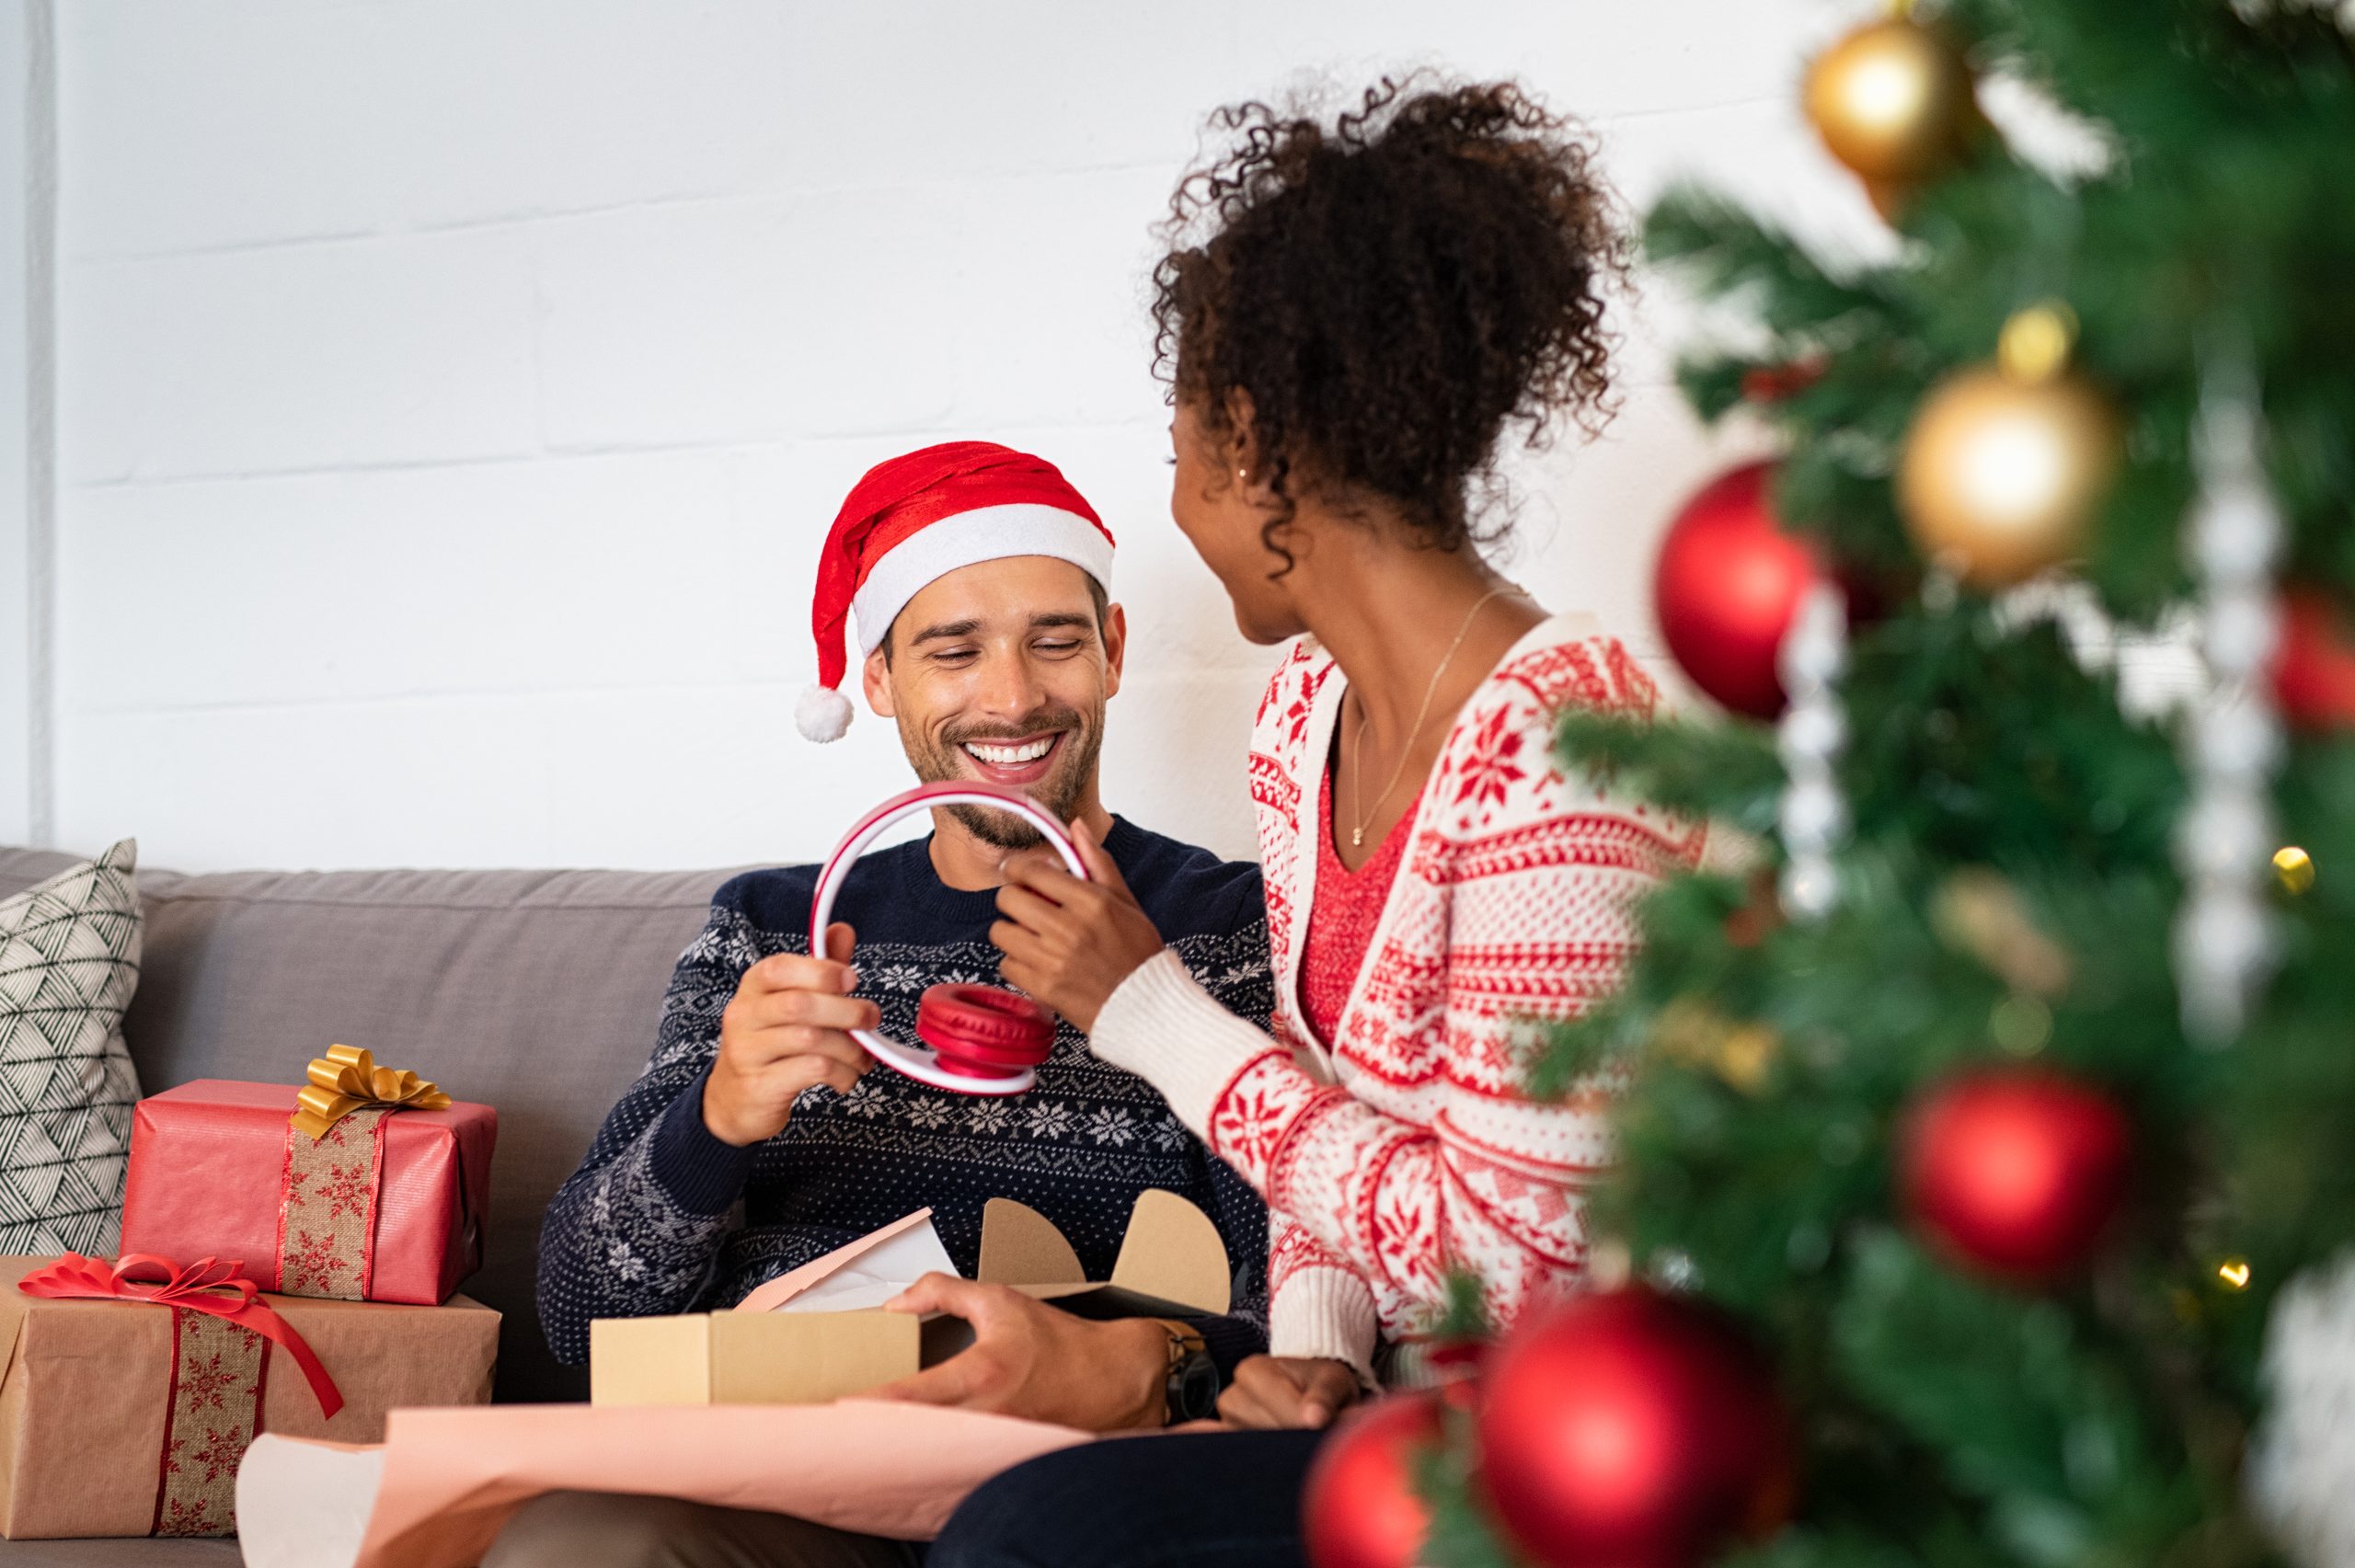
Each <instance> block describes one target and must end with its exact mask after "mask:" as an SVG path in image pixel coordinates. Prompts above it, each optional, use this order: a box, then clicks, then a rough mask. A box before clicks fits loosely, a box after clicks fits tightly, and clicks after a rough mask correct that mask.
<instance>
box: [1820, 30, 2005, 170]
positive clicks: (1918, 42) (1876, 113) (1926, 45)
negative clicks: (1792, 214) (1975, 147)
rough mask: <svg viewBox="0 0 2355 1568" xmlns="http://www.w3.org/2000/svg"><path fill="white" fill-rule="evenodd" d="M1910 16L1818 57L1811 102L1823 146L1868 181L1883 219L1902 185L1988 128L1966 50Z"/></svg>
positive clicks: (1942, 163)
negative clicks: (1964, 54) (1981, 127)
mask: <svg viewBox="0 0 2355 1568" xmlns="http://www.w3.org/2000/svg"><path fill="white" fill-rule="evenodd" d="M1909 11H1910V7H1906V6H1900V7H1898V8H1897V12H1898V14H1896V15H1894V16H1891V17H1886V18H1884V19H1883V20H1880V21H1878V22H1870V23H1867V25H1865V26H1864V27H1861V28H1858V29H1856V30H1855V31H1854V32H1852V33H1850V34H1849V35H1848V36H1847V37H1845V38H1844V39H1842V40H1840V41H1839V42H1838V43H1835V44H1833V45H1832V47H1831V48H1830V49H1827V50H1825V51H1824V52H1822V53H1821V54H1820V55H1818V56H1816V58H1815V63H1813V64H1812V65H1810V66H1809V67H1808V73H1807V86H1806V89H1805V93H1804V98H1803V101H1804V103H1805V105H1806V108H1807V117H1808V119H1809V120H1810V121H1812V122H1813V123H1814V126H1815V129H1816V133H1817V134H1818V135H1820V136H1821V137H1822V138H1823V144H1824V146H1826V147H1827V148H1829V149H1831V153H1832V156H1833V157H1835V158H1837V159H1839V160H1840V161H1841V162H1842V163H1843V164H1845V165H1846V166H1848V167H1849V168H1850V169H1852V170H1854V171H1855V173H1856V174H1858V175H1859V176H1861V177H1863V178H1864V179H1865V181H1866V182H1867V189H1869V190H1872V191H1873V195H1874V205H1875V206H1876V207H1880V208H1882V210H1883V215H1884V216H1886V215H1887V213H1888V212H1889V211H1890V208H1892V207H1893V206H1894V205H1895V199H1896V198H1898V197H1900V196H1901V188H1903V187H1906V186H1912V185H1917V184H1919V183H1921V182H1922V181H1923V180H1925V179H1928V178H1930V177H1933V176H1935V175H1937V174H1939V173H1942V172H1943V171H1944V170H1946V169H1947V167H1949V166H1951V165H1953V164H1954V163H1955V162H1957V161H1958V160H1959V159H1960V158H1961V156H1962V155H1963V153H1964V151H1965V150H1966V149H1967V148H1968V147H1969V145H1970V138H1971V136H1972V134H1973V133H1974V132H1976V130H1977V129H1978V127H1979V125H1980V123H1981V120H1980V115H1979V104H1978V98H1977V96H1976V94H1975V93H1974V92H1973V90H1972V83H1971V76H1970V65H1969V63H1967V62H1965V61H1964V59H1963V57H1962V52H1961V51H1960V50H1959V49H1957V48H1956V47H1955V46H1954V44H1953V43H1952V42H1951V41H1950V40H1947V38H1946V37H1945V36H1944V35H1942V34H1941V33H1940V32H1939V31H1938V30H1937V29H1935V28H1930V27H1925V26H1924V25H1923V24H1922V23H1920V22H1917V21H1915V20H1914V19H1913V17H1912V16H1911V15H1910V14H1908V12H1909ZM1890 187H1895V188H1899V189H1887V188H1890ZM1885 202H1886V205H1884V203H1885Z"/></svg>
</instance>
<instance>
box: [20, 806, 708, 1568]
mask: <svg viewBox="0 0 2355 1568" xmlns="http://www.w3.org/2000/svg"><path fill="white" fill-rule="evenodd" d="M74 861H75V857H74V856H71V855H63V854H52V853H43V852H39V851H31V850H16V849H0V898H6V897H7V896H8V895H10V894H13V893H17V892H19V891H21V890H22V889H24V888H26V887H30V886H31V885H32V884H33V883H35V882H38V881H40V880H41V879H43V878H45V877H48V876H53V875H55V874H56V873H57V872H59V871H62V870H63V869H64V868H65V867H66V866H68V865H71V864H74ZM728 876H729V873H728V872H725V871H697V872H668V873H638V872H617V871H338V872H301V873H280V872H231V873H222V874H216V875H209V876H175V875H173V874H171V873H169V872H166V871H159V870H149V869H148V868H146V867H145V866H144V865H143V866H142V867H141V868H140V871H139V887H140V893H141V897H142V900H143V902H144V905H145V909H146V931H145V951H144V956H143V959H142V962H141V967H140V977H139V990H138V993H137V996H136V997H135V998H134V999H133V1001H132V1007H131V1013H130V1015H129V1018H128V1019H127V1021H126V1023H125V1025H124V1032H125V1034H126V1035H127V1036H128V1037H129V1039H130V1044H131V1054H132V1058H133V1059H135V1060H136V1061H137V1063H138V1066H139V1082H140V1087H141V1089H142V1091H143V1092H144V1093H151V1094H152V1093H155V1092H156V1091H157V1090H160V1089H168V1088H170V1087H171V1086H172V1085H174V1084H176V1083H184V1082H188V1081H189V1080H190V1079H192V1078H236V1079H247V1080H253V1081H257V1082H276V1083H293V1082H300V1081H301V1073H302V1071H303V1068H304V1064H305V1063H306V1062H308V1061H309V1060H310V1059H311V1058H312V1057H314V1056H316V1055H317V1054H318V1053H319V1051H321V1050H322V1049H324V1048H325V1047H327V1046H328V1045H330V1044H334V1043H337V1042H341V1043H343V1044H346V1045H352V1046H365V1047H368V1048H369V1049H370V1050H372V1051H373V1052H374V1053H375V1054H376V1058H377V1059H378V1060H379V1061H383V1062H385V1063H387V1064H389V1065H391V1066H395V1067H407V1068H413V1069H415V1070H418V1071H419V1072H421V1073H423V1074H424V1075H425V1076H427V1077H429V1078H431V1079H433V1080H434V1081H435V1082H438V1083H440V1084H441V1086H442V1088H444V1089H446V1090H448V1091H449V1092H450V1093H453V1094H454V1095H456V1096H458V1097H459V1098H461V1099H466V1100H476V1101H480V1102H482V1103H483V1104H488V1105H492V1106H495V1107H497V1109H498V1111H499V1152H498V1157H497V1159H496V1160H495V1161H494V1162H493V1164H492V1170H491V1207H490V1222H489V1225H488V1230H487V1232H486V1235H485V1239H484V1246H483V1266H482V1270H481V1272H480V1273H478V1274H477V1275H476V1276H474V1277H473V1278H472V1279H470V1280H468V1281H467V1282H466V1284H465V1287H464V1288H465V1291H466V1293H467V1294H468V1295H470V1296H473V1297H475V1298H477V1299H479V1300H482V1301H485V1302H488V1304H489V1305H491V1306H493V1307H496V1308H498V1309H499V1310H500V1311H501V1312H503V1313H505V1314H506V1320H505V1322H504V1324H503V1325H502V1328H501V1331H500V1347H499V1382H498V1398H499V1399H500V1400H501V1401H532V1400H576V1399H585V1398H586V1397H587V1391H588V1379H587V1374H586V1373H585V1371H583V1370H581V1369H580V1368H569V1367H562V1366H558V1365H557V1363H556V1361H555V1360H554V1359H553V1358H551V1357H550V1356H549V1355H548V1352H547V1346H546V1342H545V1341H544V1340H543V1339H542V1338H541V1336H540V1327H539V1319H538V1316H537V1314H536V1313H535V1312H534V1310H533V1304H532V1280H533V1272H534V1265H535V1261H536V1257H537V1252H538V1240H539V1226H540V1216H541V1214H542V1212H543V1211H544V1210H545V1209H546V1207H547V1203H548V1199H549V1197H550V1196H552V1195H553V1194H554V1193H555V1191H556V1189H557V1184H559V1183H560V1182H562V1181H563V1180H564V1178H565V1177H566V1176H568V1175H569V1174H570V1173H572V1169H573V1166H574V1165H575V1164H576V1163H578V1162H579V1161H580V1156H581V1153H582V1151H583V1150H586V1149H587V1148H588V1146H589V1140H590V1139H591V1137H592V1135H593V1134H594V1133H595V1132H596V1130H597V1125H598V1123H599V1122H600V1121H602V1120H603V1117H604V1115H605V1112H606V1110H607V1109H608V1108H609V1107H611V1106H612V1104H613V1103H614V1102H615V1099H616V1098H618V1097H619V1095H620V1093H621V1092H622V1090H623V1088H624V1087H625V1086H626V1085H627V1084H628V1083H629V1082H630V1081H631V1080H632V1079H633V1078H635V1077H636V1076H637V1075H638V1070H639V1069H640V1068H641V1067H643V1066H644V1065H645V1062H646V1058H647V1054H648V1052H649V1049H650V1048H651V1047H652V1044H653V1038H654V1022H655V1013H656V1009H657V1007H658V1005H659V1003H660V1001H661V995H662V988H663V984H664V982H665V981H666V980H667V979H669V977H670V973H671V966H672V963H673V961H675V960H676V959H677V957H678V956H679V952H680V950H681V949H682V948H684V946H685V945H686V944H687V943H688V942H689V941H690V940H692V939H693V937H694V936H695V933H696V932H697V931H698V930H699V929H701V927H702V924H703V920H704V913H705V910H706V908H707V904H708V901H709V898H710V896H711V893H712V890H713V889H714V888H716V887H718V886H719V884H720V883H721V882H723V881H725V880H726V879H727V877H728ZM236 1561H237V1556H236V1543H235V1542H231V1541H156V1540H89V1541H0V1565H5V1568H51V1565H52V1564H53V1565H56V1568H66V1565H69V1564H70V1565H75V1568H95V1565H98V1564H118V1563H119V1564H127V1565H142V1568H144V1565H154V1568H164V1565H166V1564H174V1565H179V1568H194V1565H196V1564H203V1565H204V1568H226V1565H227V1564H231V1563H235V1562H236Z"/></svg>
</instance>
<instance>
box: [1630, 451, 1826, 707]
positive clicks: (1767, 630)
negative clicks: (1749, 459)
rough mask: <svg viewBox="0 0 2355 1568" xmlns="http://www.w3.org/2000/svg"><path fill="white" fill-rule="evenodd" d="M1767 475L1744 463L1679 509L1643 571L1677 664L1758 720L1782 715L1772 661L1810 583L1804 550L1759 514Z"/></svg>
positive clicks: (1812, 574)
mask: <svg viewBox="0 0 2355 1568" xmlns="http://www.w3.org/2000/svg"><path fill="white" fill-rule="evenodd" d="M1774 471H1775V465H1774V464H1771V463H1752V464H1746V465H1744V466H1743V467H1740V468H1737V469H1735V470H1733V471H1732V472H1731V473H1729V474H1727V475H1722V476H1720V477H1719V478H1717V479H1716V480H1714V481H1712V482H1711V483H1710V484H1709V485H1708V486H1706V488H1704V489H1703V490H1702V491H1701V493H1700V494H1699V495H1696V496H1694V498H1692V499H1691V500H1689V501H1687V502H1685V503H1684V508H1683V510H1682V511H1679V512H1678V513H1677V514H1676V521H1673V522H1671V523H1670V524H1669V527H1668V534H1667V537H1665V538H1664V539H1662V540H1661V541H1660V561H1659V563H1658V565H1657V566H1655V567H1653V571H1652V610H1653V613H1654V614H1655V615H1656V616H1657V617H1658V618H1659V621H1660V635H1662V636H1663V637H1665V638H1667V639H1668V648H1669V651H1670V652H1671V653H1672V654H1674V655H1675V656H1676V662H1677V664H1678V665H1679V666H1681V667H1682V668H1683V670H1684V673H1685V674H1686V675H1688V676H1690V677H1691V678H1692V681H1693V684H1694V685H1695V686H1698V687H1700V688H1701V690H1703V691H1704V692H1707V693H1708V694H1709V695H1710V696H1712V697H1715V698H1716V699H1717V701H1718V702H1720V703H1723V704H1725V705H1726V706H1727V707H1729V708H1731V709H1733V710H1734V711H1735V712H1737V713H1745V714H1749V715H1752V716H1753V717H1757V718H1773V717H1774V716H1775V715H1777V714H1779V713H1781V712H1782V711H1783V702H1784V698H1783V681H1782V677H1781V676H1779V675H1777V674H1776V673H1775V652H1776V650H1778V649H1779V648H1780V647H1782V646H1783V634H1784V632H1785V631H1786V630H1788V629H1789V627H1790V624H1791V618H1792V617H1793V616H1794V615H1796V614H1798V608H1799V601H1800V599H1801V598H1802V597H1804V596H1805V594H1806V593H1807V590H1808V588H1809V585H1810V584H1811V583H1813V582H1814V581H1815V579H1816V566H1815V557H1814V555H1812V553H1810V552H1809V549H1808V547H1807V545H1806V544H1803V543H1801V542H1800V541H1798V540H1797V539H1794V538H1792V537H1791V536H1790V535H1789V534H1787V533H1785V532H1783V531H1782V530H1781V528H1779V527H1778V526H1776V524H1775V517H1774V514H1773V512H1772V511H1770V510H1769V509H1768V508H1767V504H1766V486H1767V483H1768V481H1769V479H1770V478H1771V477H1772V475H1773V474H1774Z"/></svg>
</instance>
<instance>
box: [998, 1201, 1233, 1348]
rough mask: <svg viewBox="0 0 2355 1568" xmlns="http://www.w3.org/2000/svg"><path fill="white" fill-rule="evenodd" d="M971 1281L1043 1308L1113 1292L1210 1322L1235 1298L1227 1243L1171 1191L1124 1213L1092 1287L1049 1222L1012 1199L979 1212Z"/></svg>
mask: <svg viewBox="0 0 2355 1568" xmlns="http://www.w3.org/2000/svg"><path fill="white" fill-rule="evenodd" d="M975 1277H976V1278H979V1279H980V1280H981V1281H982V1283H984V1284H989V1285H1011V1286H1013V1287H1015V1288H1017V1289H1018V1290H1022V1291H1024V1292H1026V1293H1028V1294H1029V1295H1032V1296H1036V1297H1038V1298H1039V1299H1040V1300H1043V1301H1056V1302H1059V1303H1065V1304H1068V1303H1069V1302H1070V1299H1072V1298H1074V1297H1075V1296H1079V1295H1082V1294H1085V1293H1088V1292H1099V1293H1106V1292H1109V1291H1114V1290H1117V1291H1119V1292H1121V1293H1122V1294H1123V1295H1125V1296H1128V1297H1132V1298H1136V1299H1139V1300H1140V1301H1141V1302H1143V1303H1150V1304H1151V1305H1149V1306H1148V1307H1147V1309H1146V1310H1177V1311H1179V1312H1184V1313H1191V1314H1200V1315H1202V1316H1206V1317H1216V1316H1218V1315H1219V1314H1220V1313H1222V1312H1224V1311H1225V1310H1226V1309H1227V1307H1228V1305H1229V1304H1230V1301H1231V1299H1232V1297H1233V1292H1234V1274H1233V1272H1232V1271H1231V1270H1230V1268H1229V1267H1228V1264H1227V1257H1226V1242H1224V1241H1223V1239H1222V1238H1221V1237H1220V1235H1219V1233H1218V1227H1217V1226H1216V1225H1213V1224H1212V1223H1211V1218H1210V1216H1209V1215H1207V1214H1204V1213H1203V1212H1202V1211H1201V1210H1200V1209H1199V1208H1197V1207H1194V1206H1193V1205H1192V1204H1191V1203H1189V1202H1188V1201H1187V1200H1186V1199H1184V1198H1182V1197H1180V1196H1177V1194H1176V1193H1173V1192H1165V1191H1163V1190H1162V1189H1161V1188H1159V1187H1148V1188H1146V1189H1145V1190H1144V1191H1143V1192H1141V1193H1139V1194H1138V1195H1137V1201H1136V1207H1134V1208H1132V1209H1131V1210H1130V1211H1129V1228H1128V1230H1126V1231H1125V1232H1124V1233H1123V1234H1122V1235H1121V1237H1120V1255H1119V1256H1118V1257H1117V1258H1115V1259H1114V1260H1113V1263H1112V1277H1111V1278H1110V1279H1109V1280H1107V1281H1105V1282H1103V1283H1102V1284H1095V1283H1091V1282H1090V1281H1089V1279H1088V1277H1087V1272H1086V1270H1085V1269H1083V1268H1081V1267H1080V1265H1079V1254H1078V1253H1074V1252H1073V1251H1072V1250H1071V1243H1070V1242H1067V1241H1065V1240H1064V1239H1063V1232H1062V1231H1061V1230H1057V1229H1055V1224H1054V1221H1053V1220H1051V1219H1048V1218H1047V1217H1046V1216H1045V1215H1043V1214H1041V1213H1040V1212H1039V1211H1038V1210H1037V1209H1035V1208H1032V1207H1028V1205H1026V1204H1019V1203H1017V1202H1015V1201H1014V1200H1013V1199H1012V1198H1005V1197H994V1198H992V1199H990V1200H989V1202H988V1203H987V1204H985V1205H983V1206H982V1261H981V1267H980V1268H979V1269H978V1270H977V1271H976V1272H975Z"/></svg>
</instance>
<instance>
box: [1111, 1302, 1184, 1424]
mask: <svg viewBox="0 0 2355 1568" xmlns="http://www.w3.org/2000/svg"><path fill="white" fill-rule="evenodd" d="M1105 1326H1107V1327H1108V1328H1114V1329H1118V1330H1119V1331H1120V1333H1121V1334H1122V1335H1123V1336H1124V1338H1125V1340H1126V1342H1127V1349H1126V1350H1125V1352H1124V1353H1123V1356H1122V1361H1123V1363H1124V1364H1125V1365H1127V1366H1128V1367H1130V1368H1132V1376H1131V1377H1130V1378H1129V1379H1128V1384H1129V1387H1130V1390H1131V1398H1130V1401H1129V1408H1128V1410H1127V1411H1126V1412H1125V1413H1124V1414H1123V1416H1122V1419H1121V1420H1120V1428H1121V1429H1126V1428H1129V1427H1142V1428H1153V1427H1158V1426H1166V1425H1169V1331H1168V1330H1167V1329H1166V1328H1164V1327H1163V1326H1162V1323H1161V1320H1160V1319H1158V1318H1122V1319H1120V1320H1118V1321H1116V1322H1111V1323H1108V1324H1107V1325H1105Z"/></svg>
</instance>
